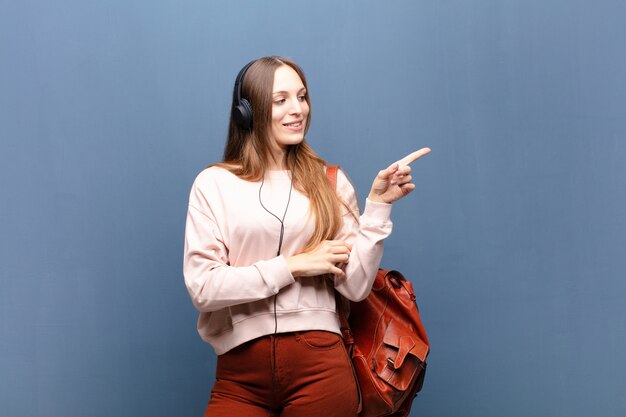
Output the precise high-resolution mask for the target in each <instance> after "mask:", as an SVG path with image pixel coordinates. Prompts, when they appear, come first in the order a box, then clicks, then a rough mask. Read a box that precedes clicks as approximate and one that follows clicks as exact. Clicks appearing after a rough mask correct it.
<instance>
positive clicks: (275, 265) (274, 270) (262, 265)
mask: <svg viewBox="0 0 626 417" xmlns="http://www.w3.org/2000/svg"><path fill="white" fill-rule="evenodd" d="M256 267H257V269H258V270H259V272H261V276H262V277H263V280H264V281H265V283H266V284H267V286H268V287H270V289H271V290H272V292H273V293H274V294H278V292H279V291H280V289H281V288H283V287H286V286H287V285H291V284H293V283H294V282H295V279H294V278H293V275H291V271H289V266H288V265H287V260H286V259H285V257H284V256H282V255H280V256H278V257H276V258H273V259H270V260H267V261H261V262H258V263H257V264H256Z"/></svg>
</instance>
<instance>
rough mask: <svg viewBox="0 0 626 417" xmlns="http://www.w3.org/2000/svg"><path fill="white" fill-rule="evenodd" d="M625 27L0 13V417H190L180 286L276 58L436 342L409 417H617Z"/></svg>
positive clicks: (331, 15) (385, 11) (508, 5)
mask: <svg viewBox="0 0 626 417" xmlns="http://www.w3.org/2000/svg"><path fill="white" fill-rule="evenodd" d="M625 20H626V4H625V3H624V2H621V1H617V0H615V1H610V0H595V1H590V0H589V1H587V0H548V1H546V0H543V1H539V0H537V1H534V0H531V1H528V0H524V1H522V0H518V1H514V0H508V1H501V0H500V1H498V0H475V1H471V2H469V1H462V0H437V1H434V0H418V1H415V0H405V1H387V2H383V1H367V2H363V1H341V2H335V1H316V2H304V1H302V2H300V1H283V0H280V1H276V0H275V1H271V2H253V1H249V2H244V1H229V2H207V1H199V0H192V1H185V2H180V1H173V0H171V1H163V0H161V1H148V0H130V1H129V0H124V1H122V0H111V1H104V0H102V1H85V0H65V1H62V2H51V1H44V0H21V1H19V2H18V1H12V2H11V1H8V0H7V1H0V144H1V148H0V149H1V152H0V187H1V188H0V190H1V194H0V195H1V199H0V209H1V216H0V236H1V239H0V245H1V246H0V415H2V416H8V417H33V416H35V417H84V416H94V417H110V416H120V417H124V416H127V417H138V416H139V417H142V416H151V417H157V416H164V417H165V416H188V417H192V416H199V415H201V413H202V411H203V409H204V405H205V402H206V400H207V398H208V394H209V390H210V388H211V384H212V381H213V372H214V364H215V356H214V354H213V353H212V351H211V349H210V347H209V346H208V345H205V344H203V343H202V342H201V341H200V339H199V338H198V337H197V334H196V331H195V320H196V313H195V311H194V309H193V307H192V305H191V303H190V301H189V299H188V296H187V294H186V291H185V288H184V285H183V280H182V274H181V262H182V242H183V224H184V218H185V213H186V202H187V196H188V191H189V187H190V185H191V182H192V181H193V179H194V177H195V175H196V174H197V173H198V172H199V171H200V170H201V169H202V168H203V167H204V166H206V165H208V164H210V163H213V162H215V161H217V160H218V159H219V157H220V155H221V152H222V147H223V142H224V138H225V132H226V123H227V117H228V111H229V98H230V93H231V88H232V83H233V80H234V77H235V75H236V73H237V71H238V70H239V68H240V67H241V66H242V65H243V64H244V63H246V62H247V61H248V60H250V59H251V58H254V57H258V56H261V55H266V54H280V55H286V56H290V57H292V58H294V59H295V60H296V61H298V62H299V63H300V64H301V65H302V66H303V67H304V69H305V70H306V72H307V74H308V77H309V81H310V90H311V95H312V100H313V127H312V129H311V131H310V134H309V139H310V141H311V143H312V144H313V146H314V147H315V148H316V149H317V150H318V151H319V153H320V154H321V155H322V156H324V157H326V158H327V159H329V160H330V161H332V162H335V163H340V164H341V165H342V166H343V167H344V168H345V169H346V170H347V171H348V173H349V174H350V176H351V178H352V179H353V181H354V183H355V184H356V186H357V187H358V190H359V192H360V195H361V197H365V195H366V192H367V191H368V186H369V183H370V180H371V178H372V177H373V175H374V174H375V173H376V172H377V171H378V170H379V169H380V168H382V167H385V166H386V165H387V164H388V163H390V162H391V161H393V160H395V159H398V158H399V157H401V156H403V155H404V154H406V153H408V152H410V151H412V150H414V149H417V148H419V147H422V146H430V147H431V148H432V149H433V152H432V154H430V155H429V156H428V157H426V158H424V159H422V160H420V161H418V162H417V163H416V164H415V165H414V172H415V177H416V182H417V184H418V187H417V190H416V192H415V193H414V194H413V195H412V196H411V197H410V199H407V200H405V201H402V202H400V203H398V204H397V206H396V207H395V209H394V221H395V231H394V234H393V235H392V237H391V238H390V239H389V240H388V243H387V246H386V254H385V261H384V264H383V266H388V267H389V266H391V267H396V268H398V269H400V270H402V271H405V272H406V273H407V275H409V276H410V278H411V279H412V281H413V282H414V284H415V287H416V289H417V291H418V296H419V304H420V307H421V311H422V315H423V318H424V321H425V324H426V326H427V329H428V331H429V336H430V339H431V342H432V349H433V350H432V354H431V356H430V362H429V372H428V376H427V381H426V385H425V388H424V390H423V392H422V394H420V396H419V397H418V399H417V401H416V403H415V406H414V411H413V413H412V414H413V415H415V416H429V417H435V416H437V417H438V416H441V417H444V416H445V417H459V416H462V417H501V416H507V417H516V416H519V417H528V416H569V417H578V416H580V417H583V416H584V417H588V416H620V417H621V416H623V415H626V397H625V396H624V388H625V387H626V381H625V376H624V375H626V359H625V357H624V353H625V352H626V233H625V232H626V163H625V161H626V81H625V80H626V78H625V77H624V76H625V75H626V54H625V53H624V43H625V41H626V25H624V21H625Z"/></svg>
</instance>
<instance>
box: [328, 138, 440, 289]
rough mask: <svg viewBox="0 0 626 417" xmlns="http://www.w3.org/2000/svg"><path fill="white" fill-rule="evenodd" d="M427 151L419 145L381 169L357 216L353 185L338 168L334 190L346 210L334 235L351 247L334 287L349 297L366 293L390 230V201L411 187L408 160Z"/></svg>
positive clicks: (373, 277) (357, 210)
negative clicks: (342, 270)
mask: <svg viewBox="0 0 626 417" xmlns="http://www.w3.org/2000/svg"><path fill="white" fill-rule="evenodd" d="M429 152H430V149H428V148H423V149H420V150H419V151H416V152H413V153H411V154H410V155H407V156H406V157H404V158H402V159H401V160H399V161H397V162H395V163H393V164H391V165H390V166H389V167H388V168H387V169H384V170H382V171H380V172H379V173H378V175H377V176H376V178H375V179H374V182H373V183H372V188H371V190H370V193H369V195H368V198H367V200H366V202H365V209H364V211H363V214H362V215H361V216H360V217H359V208H358V203H357V199H356V193H355V191H354V188H353V187H352V184H350V181H349V180H348V179H347V178H346V177H345V175H344V174H343V173H342V172H341V171H339V173H340V175H337V193H338V195H339V197H340V198H342V199H343V200H344V201H345V202H346V203H347V205H348V211H347V212H346V213H344V214H343V226H342V228H341V230H340V231H339V233H338V234H337V236H336V237H335V239H336V240H343V241H345V242H346V243H348V244H349V245H351V246H352V248H351V251H350V257H349V260H348V263H347V264H345V265H344V268H343V269H344V271H345V278H338V277H336V278H335V288H336V289H337V291H339V292H340V293H341V294H342V295H343V296H344V297H346V298H348V299H349V300H352V301H360V300H363V299H364V298H365V297H367V296H368V294H369V292H370V290H371V288H372V284H373V283H374V279H375V278H376V272H377V271H378V267H379V265H380V261H381V259H382V256H383V241H384V239H385V238H386V237H387V236H389V235H390V234H391V229H392V222H391V219H390V215H391V206H392V205H391V203H393V202H394V201H397V200H399V199H401V198H402V197H404V196H406V195H408V194H409V193H410V192H411V191H413V189H414V188H415V185H414V184H413V183H412V182H411V180H412V178H411V175H410V171H411V168H410V167H409V164H410V163H411V162H413V161H415V160H417V159H419V158H420V157H422V156H424V155H426V154H428V153H429ZM357 218H358V221H357Z"/></svg>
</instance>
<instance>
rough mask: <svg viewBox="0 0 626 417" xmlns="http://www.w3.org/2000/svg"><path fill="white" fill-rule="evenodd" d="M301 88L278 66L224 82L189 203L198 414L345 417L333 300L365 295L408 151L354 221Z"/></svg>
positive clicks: (348, 412) (300, 79) (349, 375)
mask: <svg viewBox="0 0 626 417" xmlns="http://www.w3.org/2000/svg"><path fill="white" fill-rule="evenodd" d="M310 115H311V113H310V100H309V95H308V90H307V84H306V79H305V77H304V74H303V72H302V70H301V69H300V67H298V65H296V64H295V63H294V62H293V61H290V60H288V59H286V58H282V57H264V58H260V59H258V60H255V61H253V62H252V63H250V64H248V65H246V66H245V67H244V68H243V69H242V70H241V72H240V73H239V75H238V76H237V80H236V82H235V88H234V93H233V106H232V115H231V120H230V126H229V132H228V140H227V143H226V148H225V152H224V160H223V162H221V163H219V164H216V165H213V166H211V167H209V168H207V169H205V170H204V171H202V172H201V173H200V174H199V175H198V177H197V178H196V180H195V182H194V184H193V186H192V189H191V194H190V197H189V208H188V214H187V224H186V230H185V253H184V276H185V283H186V285H187V289H188V290H189V294H190V295H191V298H192V300H193V303H194V305H195V306H196V308H197V309H198V310H199V311H200V317H199V319H198V331H199V333H200V336H201V337H202V339H203V340H205V341H206V342H208V343H209V344H211V345H212V346H213V348H214V349H215V351H216V353H217V355H218V360H217V371H216V374H217V375H216V382H215V384H214V387H213V391H212V393H211V398H210V400H209V404H208V406H207V409H206V412H205V416H241V417H248V416H249V417H256V416H268V415H272V416H283V417H290V416H298V417H308V416H311V417H313V416H315V417H319V416H324V417H331V416H337V417H346V416H356V413H357V408H358V396H357V386H356V382H355V379H354V375H353V372H352V368H351V364H350V361H349V358H348V356H347V353H346V351H345V349H344V345H343V342H342V340H341V336H340V331H339V320H338V316H337V313H336V309H335V291H338V292H339V293H340V294H341V295H342V296H343V297H345V298H347V299H349V300H353V301H359V300H361V299H363V298H365V297H367V295H368V293H369V291H370V289H371V285H372V283H373V280H374V277H375V274H376V271H377V269H378V265H379V263H380V259H381V257H382V253H383V240H384V239H385V238H386V237H387V236H389V234H390V233H391V221H390V219H389V216H390V212H391V203H392V202H394V201H396V200H398V199H400V198H402V197H404V196H405V195H407V194H408V193H410V192H411V191H412V190H413V189H414V187H415V186H414V184H412V183H411V176H410V174H409V172H410V167H409V163H411V162H413V161H414V160H416V159H418V158H419V157H421V156H423V155H425V154H427V153H428V152H429V151H430V150H429V149H428V148H424V149H421V150H419V151H416V152H414V153H412V154H410V155H408V156H407V157H405V158H404V159H402V160H400V161H398V162H396V163H394V164H392V165H391V166H389V167H388V168H386V169H383V170H382V171H380V172H379V173H378V175H377V176H376V178H375V179H374V182H373V184H372V188H371V191H370V193H369V196H368V199H367V201H366V203H365V209H364V212H363V214H361V215H360V216H359V208H358V204H357V199H356V194H355V191H354V188H353V187H352V185H351V184H350V182H349V181H348V179H347V177H346V176H345V175H344V174H343V173H342V172H341V171H339V173H338V175H337V185H336V190H335V189H333V188H332V187H331V186H330V185H329V183H328V181H327V177H326V164H325V162H324V161H323V160H322V159H320V158H319V157H318V156H317V155H316V154H315V152H314V151H313V150H312V149H311V147H310V146H309V145H308V144H307V141H306V140H305V135H306V133H307V130H308V128H309V125H310V123H311V117H310Z"/></svg>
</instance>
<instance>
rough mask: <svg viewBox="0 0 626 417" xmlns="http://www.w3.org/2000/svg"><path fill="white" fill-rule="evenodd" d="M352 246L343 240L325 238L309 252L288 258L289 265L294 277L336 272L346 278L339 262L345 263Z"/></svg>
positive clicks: (335, 273)
mask: <svg viewBox="0 0 626 417" xmlns="http://www.w3.org/2000/svg"><path fill="white" fill-rule="evenodd" d="M351 249H352V247H351V246H350V245H348V244H347V243H345V242H343V241H341V240H324V241H322V242H321V243H320V244H319V245H317V246H316V247H315V248H313V249H311V250H310V251H309V252H303V253H300V254H298V255H295V256H290V257H289V258H287V265H288V266H289V270H290V271H291V275H293V276H294V277H296V276H300V277H313V276H317V275H323V274H334V275H337V276H338V277H340V278H345V272H343V270H342V269H341V268H339V267H338V266H337V264H345V263H347V262H348V259H349V258H350V250H351Z"/></svg>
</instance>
